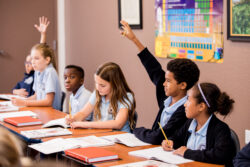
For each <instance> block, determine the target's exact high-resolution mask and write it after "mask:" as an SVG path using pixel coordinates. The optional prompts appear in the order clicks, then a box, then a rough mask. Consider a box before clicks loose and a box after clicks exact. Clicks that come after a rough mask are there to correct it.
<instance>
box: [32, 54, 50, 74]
mask: <svg viewBox="0 0 250 167" xmlns="http://www.w3.org/2000/svg"><path fill="white" fill-rule="evenodd" d="M30 55H31V58H32V61H31V63H32V66H33V68H34V70H35V71H40V72H43V71H44V70H45V68H46V67H47V66H48V64H49V63H50V58H49V57H46V58H44V57H43V55H42V54H41V51H39V50H37V49H32V50H31V53H30Z"/></svg>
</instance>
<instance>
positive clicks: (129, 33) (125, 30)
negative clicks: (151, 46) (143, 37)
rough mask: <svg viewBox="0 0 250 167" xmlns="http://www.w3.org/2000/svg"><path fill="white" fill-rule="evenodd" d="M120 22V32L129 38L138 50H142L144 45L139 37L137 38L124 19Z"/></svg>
mask: <svg viewBox="0 0 250 167" xmlns="http://www.w3.org/2000/svg"><path fill="white" fill-rule="evenodd" d="M120 23H121V24H122V29H123V31H121V32H120V33H121V35H123V36H126V37H127V38H128V39H129V40H131V41H132V42H133V43H134V44H135V45H136V46H137V48H138V49H139V51H140V52H141V51H142V50H144V49H145V46H143V45H142V43H141V42H140V41H139V39H137V37H136V36H135V34H134V33H133V31H132V29H131V28H130V26H129V24H128V23H127V22H126V21H124V20H122V21H121V22H120Z"/></svg>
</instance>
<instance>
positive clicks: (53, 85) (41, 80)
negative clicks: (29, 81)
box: [33, 64, 62, 110]
mask: <svg viewBox="0 0 250 167" xmlns="http://www.w3.org/2000/svg"><path fill="white" fill-rule="evenodd" d="M33 90H34V91H35V92H36V99H37V100H42V99H45V96H46V94H47V93H54V94H55V95H54V100H53V104H52V107H53V108H54V109H57V110H60V108H61V99H62V91H61V86H60V83H59V79H58V75H57V72H56V70H55V68H54V67H53V65H52V64H49V65H48V66H47V67H46V69H45V70H44V71H43V72H39V71H36V72H35V81H34V85H33Z"/></svg>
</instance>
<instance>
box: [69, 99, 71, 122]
mask: <svg viewBox="0 0 250 167" xmlns="http://www.w3.org/2000/svg"><path fill="white" fill-rule="evenodd" d="M69 117H70V118H71V104H70V102H69Z"/></svg>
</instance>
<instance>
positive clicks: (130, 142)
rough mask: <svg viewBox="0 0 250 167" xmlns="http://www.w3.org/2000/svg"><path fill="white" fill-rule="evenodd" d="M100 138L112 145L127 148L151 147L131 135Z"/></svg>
mask: <svg viewBox="0 0 250 167" xmlns="http://www.w3.org/2000/svg"><path fill="white" fill-rule="evenodd" d="M102 138H104V139H106V140H109V141H112V142H114V143H121V144H124V145H126V146H128V147H137V146H147V145H151V144H149V143H145V142H143V141H141V140H139V139H138V138H136V137H135V135H134V134H132V133H123V134H118V135H110V136H103V137H102Z"/></svg>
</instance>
